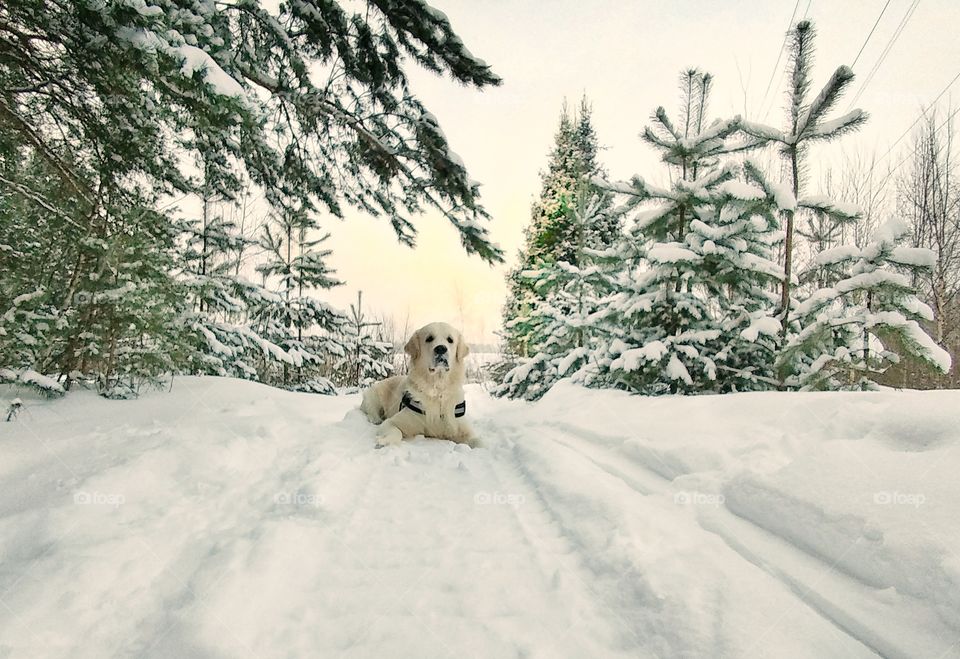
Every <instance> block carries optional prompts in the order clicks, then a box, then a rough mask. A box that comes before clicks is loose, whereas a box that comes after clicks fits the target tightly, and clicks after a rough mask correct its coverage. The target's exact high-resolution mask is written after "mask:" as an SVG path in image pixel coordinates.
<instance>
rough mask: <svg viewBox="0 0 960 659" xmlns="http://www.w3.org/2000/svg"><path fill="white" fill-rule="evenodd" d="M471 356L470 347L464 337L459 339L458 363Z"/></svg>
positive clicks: (461, 336)
mask: <svg viewBox="0 0 960 659" xmlns="http://www.w3.org/2000/svg"><path fill="white" fill-rule="evenodd" d="M469 354H470V346H468V345H467V342H466V341H464V340H463V335H462V334H461V335H460V336H458V337H457V361H458V362H462V361H463V360H464V359H465V358H466V356H467V355H469Z"/></svg>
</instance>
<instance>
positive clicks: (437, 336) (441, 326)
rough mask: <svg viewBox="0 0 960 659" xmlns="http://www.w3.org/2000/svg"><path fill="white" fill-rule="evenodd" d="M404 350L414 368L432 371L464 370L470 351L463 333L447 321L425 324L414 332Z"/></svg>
mask: <svg viewBox="0 0 960 659" xmlns="http://www.w3.org/2000/svg"><path fill="white" fill-rule="evenodd" d="M404 350H406V352H407V354H408V355H410V361H411V363H412V366H413V368H419V369H424V370H426V371H428V372H430V373H444V372H449V371H450V370H452V369H456V370H462V369H463V360H464V359H465V358H466V356H467V355H468V354H469V353H470V348H469V347H468V346H467V344H466V342H465V341H464V340H463V335H462V334H460V332H459V331H457V330H456V329H455V328H453V327H452V326H450V325H448V324H447V323H430V324H429V325H424V326H423V327H421V328H420V329H418V330H417V331H416V332H414V333H413V336H411V337H410V340H409V341H407V345H406V347H405V348H404Z"/></svg>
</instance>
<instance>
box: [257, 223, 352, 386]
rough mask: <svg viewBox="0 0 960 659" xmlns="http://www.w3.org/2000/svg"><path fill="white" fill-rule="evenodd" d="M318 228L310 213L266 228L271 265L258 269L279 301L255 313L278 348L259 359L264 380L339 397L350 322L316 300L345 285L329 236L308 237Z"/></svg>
mask: <svg viewBox="0 0 960 659" xmlns="http://www.w3.org/2000/svg"><path fill="white" fill-rule="evenodd" d="M317 229H318V227H317V225H316V222H315V221H314V219H313V217H312V216H310V215H306V214H294V213H290V214H286V215H281V216H275V217H274V218H273V221H272V222H271V223H268V224H267V225H266V226H265V227H264V231H263V238H262V242H261V245H262V247H263V248H264V250H265V251H266V254H267V259H268V260H267V261H266V262H264V263H261V264H260V265H259V266H257V270H258V271H259V272H260V273H261V275H263V277H264V282H265V287H266V286H267V284H269V283H271V282H272V283H274V292H276V293H277V295H276V297H275V298H273V299H269V300H264V303H263V304H262V305H261V306H259V307H256V308H254V309H253V310H252V318H253V323H252V324H253V328H254V331H255V332H256V333H257V334H258V335H259V336H262V337H263V338H264V339H266V340H267V341H269V342H270V343H271V344H272V345H274V346H278V347H279V349H280V350H279V351H276V350H270V349H268V350H266V351H264V352H263V353H262V358H261V359H260V360H259V367H258V370H259V373H260V381H261V382H266V383H268V384H273V385H276V386H280V387H284V388H288V389H295V390H299V391H312V392H315V393H333V392H334V388H333V383H332V382H331V380H330V378H329V375H330V363H331V362H333V361H335V360H337V359H340V358H342V357H343V356H344V355H345V354H346V350H347V346H346V336H345V334H344V326H345V325H346V323H347V318H346V316H344V315H343V314H342V313H341V312H339V311H337V310H336V309H334V308H333V307H331V306H330V305H328V304H325V303H323V302H321V301H320V300H319V299H318V298H317V297H315V296H314V294H313V293H314V291H318V290H326V289H329V288H332V287H334V286H339V285H341V284H342V282H341V281H339V280H337V279H336V278H334V276H333V275H334V272H333V271H332V270H331V269H330V268H328V267H327V265H326V259H327V258H328V257H329V256H330V251H329V250H326V249H320V248H319V246H320V245H321V244H322V243H323V242H324V241H325V240H326V239H327V238H328V237H329V236H328V235H321V236H319V237H318V238H308V237H307V236H308V235H310V234H311V233H315V232H316V231H317Z"/></svg>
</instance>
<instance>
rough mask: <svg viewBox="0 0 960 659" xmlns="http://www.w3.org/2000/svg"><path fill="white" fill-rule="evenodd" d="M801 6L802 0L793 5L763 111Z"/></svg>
mask: <svg viewBox="0 0 960 659" xmlns="http://www.w3.org/2000/svg"><path fill="white" fill-rule="evenodd" d="M799 8H800V0H797V1H796V3H794V5H793V13H792V14H790V22H789V23H788V24H787V31H786V32H785V33H784V35H783V43H782V44H780V52H779V53H777V62H776V64H774V65H773V71H771V72H770V79H769V80H768V81H767V89H766V90H765V91H764V92H763V100H762V101H760V107H759V108H758V109H759V110H760V111H761V112H762V111H763V106H764V105H766V104H767V96H768V95H769V94H770V85H772V84H773V79H774V77H776V75H777V70H778V69H779V68H780V59H781V58H782V57H783V51H784V50H785V49H786V48H787V39H789V38H790V30H791V29H793V19H795V18H796V17H797V10H798V9H799ZM808 8H809V5H808ZM768 114H769V112H768Z"/></svg>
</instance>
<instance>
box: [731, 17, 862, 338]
mask: <svg viewBox="0 0 960 659" xmlns="http://www.w3.org/2000/svg"><path fill="white" fill-rule="evenodd" d="M788 36H789V39H788V53H789V64H788V73H789V87H788V88H787V101H788V102H787V126H786V128H785V129H783V130H781V129H777V128H774V127H772V126H766V125H763V124H760V123H755V122H751V121H744V122H743V123H742V128H743V131H744V132H745V133H747V134H748V135H751V136H752V137H753V138H754V139H755V140H756V141H757V143H758V144H764V143H773V144H776V145H777V146H779V148H780V154H781V156H782V157H783V159H784V161H785V163H786V168H787V176H788V179H789V181H788V185H789V187H790V190H791V192H792V194H793V198H794V199H798V200H799V204H798V205H797V206H793V207H790V206H788V207H786V208H784V211H783V219H784V222H783V225H784V231H785V240H784V249H783V275H782V279H781V285H780V309H779V314H778V315H779V318H780V322H781V327H782V329H781V331H782V334H783V338H784V340H786V337H787V334H788V333H789V331H790V328H791V323H790V320H791V317H790V309H791V307H792V306H794V304H795V300H794V299H793V298H792V294H793V291H792V287H793V285H794V278H795V277H796V274H795V272H794V259H795V253H796V233H797V226H796V225H797V212H798V210H799V208H803V207H810V208H811V209H813V210H814V211H815V212H819V213H821V215H820V219H821V221H830V220H836V221H840V222H848V221H851V220H852V218H851V212H850V211H849V210H848V209H846V208H844V206H843V205H841V204H838V203H836V202H833V201H831V200H829V199H826V198H822V197H817V198H815V199H810V200H809V203H806V204H805V203H804V200H803V199H802V197H801V194H800V192H801V189H802V187H803V174H804V171H805V158H806V156H807V152H808V149H809V147H810V146H811V145H812V144H815V143H817V142H826V141H831V140H835V139H837V138H839V137H842V136H843V135H845V134H847V133H850V132H852V131H855V130H857V129H859V128H860V126H862V125H863V124H864V123H865V122H866V120H867V114H866V112H864V111H863V110H860V109H854V110H851V111H850V112H847V113H846V114H844V115H842V116H840V117H836V118H834V119H829V118H828V115H829V114H830V112H831V111H832V110H833V109H834V108H835V107H836V104H837V102H838V101H839V100H840V97H841V96H842V95H843V93H844V92H845V91H846V90H847V89H848V88H849V86H850V84H851V83H852V82H853V78H854V75H853V71H852V70H851V69H850V67H848V66H840V67H838V68H837V70H836V71H834V73H833V75H832V76H831V77H830V79H829V80H828V81H827V83H826V85H824V87H823V89H821V90H820V93H819V94H817V96H816V97H814V98H813V99H811V98H810V88H811V85H812V80H811V77H810V71H811V69H812V67H813V57H814V40H815V37H816V32H815V30H814V27H813V23H811V22H810V21H801V22H799V23H797V24H796V25H795V26H794V27H793V28H792V29H791V30H790V32H789V35H788ZM798 207H799V208H798Z"/></svg>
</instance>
